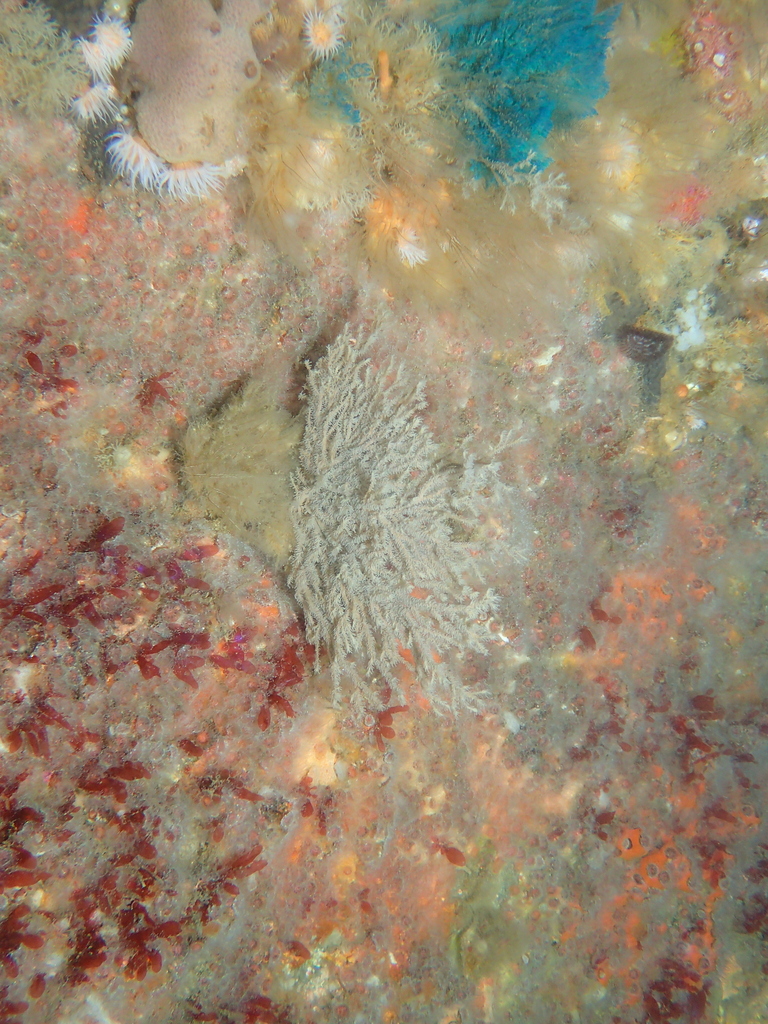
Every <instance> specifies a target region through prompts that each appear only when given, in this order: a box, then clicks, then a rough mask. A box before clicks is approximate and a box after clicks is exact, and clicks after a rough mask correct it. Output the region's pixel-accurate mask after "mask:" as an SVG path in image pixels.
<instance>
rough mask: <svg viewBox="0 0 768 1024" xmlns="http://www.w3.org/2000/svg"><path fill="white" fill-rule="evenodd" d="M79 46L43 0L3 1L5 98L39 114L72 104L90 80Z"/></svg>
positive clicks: (0, 57)
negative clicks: (40, 1)
mask: <svg viewBox="0 0 768 1024" xmlns="http://www.w3.org/2000/svg"><path fill="white" fill-rule="evenodd" d="M86 77H87V76H86V68H85V65H84V63H83V61H82V58H81V56H80V53H79V52H78V49H77V45H76V44H75V42H74V41H73V40H71V39H70V38H69V37H68V36H67V35H66V34H65V33H64V32H60V31H59V29H58V28H57V26H56V25H55V23H54V22H53V20H52V18H51V15H50V13H49V12H48V9H47V8H46V7H45V6H44V5H43V4H41V3H37V0H32V2H31V3H28V4H19V5H18V6H17V5H15V4H9V3H3V4H2V5H0V83H1V85H0V102H1V103H3V104H4V105H5V106H11V107H15V108H16V109H18V110H21V111H22V112H23V113H25V114H29V115H31V116H33V117H39V118H46V117H51V116H52V115H54V114H59V113H61V112H62V111H63V110H64V109H66V107H67V105H68V104H69V103H70V101H71V100H72V97H73V96H75V95H76V94H77V92H78V91H79V90H80V89H81V88H82V87H83V85H84V84H85V81H86Z"/></svg>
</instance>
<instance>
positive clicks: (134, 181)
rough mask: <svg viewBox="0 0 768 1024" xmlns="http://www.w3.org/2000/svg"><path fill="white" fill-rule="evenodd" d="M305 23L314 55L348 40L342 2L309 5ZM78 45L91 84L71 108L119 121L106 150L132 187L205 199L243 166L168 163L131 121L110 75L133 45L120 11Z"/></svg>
mask: <svg viewBox="0 0 768 1024" xmlns="http://www.w3.org/2000/svg"><path fill="white" fill-rule="evenodd" d="M303 29H304V30H303V33H302V35H303V39H304V43H305V45H306V47H307V50H308V51H309V53H310V56H311V57H312V59H313V60H325V59H326V58H327V57H331V56H332V55H333V54H334V53H336V52H337V50H338V49H339V48H340V46H341V45H342V43H343V41H344V35H343V29H344V17H343V14H342V11H341V6H340V4H339V3H338V2H334V0H332V2H331V4H330V5H329V7H328V8H327V9H320V8H317V7H314V8H312V9H311V10H308V11H307V12H306V14H305V16H304V27H303ZM80 50H81V53H82V56H83V60H84V61H85V63H86V65H87V67H88V70H89V72H90V75H91V84H90V86H89V87H88V88H87V89H86V90H85V92H83V93H82V94H81V95H80V96H78V97H76V98H75V99H74V100H73V101H72V110H73V112H74V113H75V115H76V116H77V118H78V119H79V120H80V121H82V122H84V123H88V122H96V121H116V122H118V127H116V128H115V129H114V131H112V132H111V133H110V135H109V137H108V139H107V146H106V150H107V156H108V157H109V161H110V163H111V165H112V167H113V169H114V170H115V172H116V173H117V174H119V175H120V177H122V178H124V179H125V180H126V181H128V182H130V184H131V186H132V187H134V188H136V187H141V188H144V189H147V190H149V191H151V192H157V193H159V194H161V195H163V194H164V195H170V196H174V197H175V198H177V199H182V200H187V199H193V198H198V199H202V198H204V197H205V196H210V195H212V194H213V193H214V192H220V191H221V189H222V188H223V185H224V179H225V178H228V177H230V176H231V175H233V174H238V173H239V172H240V171H241V170H242V169H243V167H244V166H245V161H244V160H243V159H242V158H240V157H235V158H233V159H232V160H228V161H227V162H226V163H224V164H211V163H200V162H189V163H183V164H171V163H168V162H167V161H165V160H163V159H162V157H160V156H158V154H157V153H155V151H154V150H153V149H152V148H151V147H150V146H148V145H147V143H146V142H145V141H144V139H143V138H142V137H141V135H139V133H138V132H137V131H135V129H134V128H133V127H132V126H131V124H130V122H129V120H128V117H127V114H126V112H125V110H124V108H123V106H122V104H121V102H120V96H119V93H118V91H117V89H116V88H115V86H114V83H113V81H112V79H113V76H114V74H115V72H116V71H117V69H118V68H119V67H120V66H121V64H122V63H123V61H124V60H125V59H126V57H127V56H128V54H129V53H130V50H131V29H130V25H129V24H128V21H127V19H126V18H124V17H121V16H120V15H116V14H102V15H99V16H97V17H96V19H95V20H94V22H93V25H92V27H91V34H90V38H89V39H81V40H80Z"/></svg>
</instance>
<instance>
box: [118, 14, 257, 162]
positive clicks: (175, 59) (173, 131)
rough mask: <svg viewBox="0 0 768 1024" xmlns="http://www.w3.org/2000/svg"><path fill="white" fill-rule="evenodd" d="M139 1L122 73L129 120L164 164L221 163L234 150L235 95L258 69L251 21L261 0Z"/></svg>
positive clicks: (253, 21)
mask: <svg viewBox="0 0 768 1024" xmlns="http://www.w3.org/2000/svg"><path fill="white" fill-rule="evenodd" d="M217 7H218V10H215V9H214V7H213V6H212V5H211V4H210V3H209V2H208V0H144V2H143V3H141V4H140V5H139V7H138V9H137V12H136V22H135V24H134V26H133V51H132V55H131V61H130V65H129V67H128V74H129V76H130V79H129V80H130V85H131V88H132V89H136V90H137V91H138V94H139V95H138V98H137V100H136V119H137V124H138V128H139V131H140V133H141V135H142V136H143V138H144V139H145V140H146V142H147V143H148V144H149V146H151V148H152V149H153V150H154V151H155V152H156V153H157V154H158V155H159V156H161V157H162V158H163V159H164V160H167V161H168V162H169V163H185V162H188V161H203V162H209V163H214V164H219V163H224V161H226V160H228V159H231V158H232V157H234V156H235V155H236V153H237V144H236V108H237V101H238V99H239V98H240V97H241V96H242V95H243V93H245V92H246V90H247V89H248V88H249V87H250V86H251V85H253V83H254V81H257V80H258V78H259V77H260V75H261V64H260V62H259V60H258V58H257V55H256V51H255V49H254V44H253V42H252V41H251V31H250V30H251V26H252V25H254V24H257V23H259V22H260V20H261V19H263V18H264V17H265V15H266V12H267V10H268V8H269V4H268V3H267V2H266V0H223V2H222V3H221V4H220V5H217Z"/></svg>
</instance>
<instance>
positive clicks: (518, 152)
mask: <svg viewBox="0 0 768 1024" xmlns="http://www.w3.org/2000/svg"><path fill="white" fill-rule="evenodd" d="M618 11H619V7H614V8H613V9H611V10H607V11H603V12H602V13H601V14H597V13H596V12H595V3H594V0H560V2H552V0H507V2H502V0H496V2H493V0H491V2H480V3H472V2H469V3H468V2H465V0H464V2H463V0H445V3H444V5H443V6H442V8H441V9H440V11H439V14H438V17H437V18H436V19H435V26H436V27H437V29H438V32H439V34H440V36H441V39H442V45H443V48H444V50H445V52H447V53H448V54H449V55H450V57H451V59H452V61H453V64H454V68H455V69H456V71H457V72H458V73H459V75H460V80H461V81H462V88H461V89H460V90H458V91H457V95H456V97H455V100H454V103H453V106H454V114H455V116H456V117H457V119H458V121H459V123H460V125H461V126H462V128H463V130H464V132H465V134H466V136H467V139H468V140H469V141H470V142H471V143H472V145H473V147H474V150H475V157H476V158H477V159H478V160H479V161H481V162H488V163H494V162H498V163H505V164H515V163H518V162H520V161H522V160H525V158H526V157H527V156H528V154H529V153H530V152H531V151H533V152H534V154H535V157H536V160H537V163H538V165H539V166H543V165H545V164H546V162H547V161H546V159H545V158H544V157H542V156H541V153H540V152H538V150H539V146H540V145H541V143H542V142H543V141H544V139H546V137H547V135H549V133H550V131H552V129H553V128H561V127H563V126H565V125H567V124H568V123H569V121H571V120H573V119H574V118H578V117H585V116H587V115H589V114H591V113H593V112H594V104H595V103H596V101H597V100H598V99H600V97H601V96H602V95H603V94H604V93H605V91H606V88H607V86H606V81H605V74H604V71H605V52H606V48H607V43H608V33H609V31H610V29H611V27H612V25H613V22H614V20H615V18H616V15H617V14H618Z"/></svg>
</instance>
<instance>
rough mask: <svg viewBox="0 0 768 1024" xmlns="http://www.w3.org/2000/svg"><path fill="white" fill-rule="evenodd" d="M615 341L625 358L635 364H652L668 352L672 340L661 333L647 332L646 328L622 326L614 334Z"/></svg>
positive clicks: (669, 335) (667, 335)
mask: <svg viewBox="0 0 768 1024" xmlns="http://www.w3.org/2000/svg"><path fill="white" fill-rule="evenodd" d="M616 340H617V341H618V343H619V348H620V349H621V351H622V352H623V353H624V355H625V356H629V358H630V359H634V361H635V362H636V363H652V362H653V360H654V359H660V358H661V357H662V356H663V355H664V353H665V352H667V351H669V347H670V345H671V344H672V342H673V341H674V338H673V337H672V335H671V334H664V333H663V331H649V330H648V328H647V327H635V326H633V325H632V324H624V326H623V327H620V328H619V329H618V331H617V332H616Z"/></svg>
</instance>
